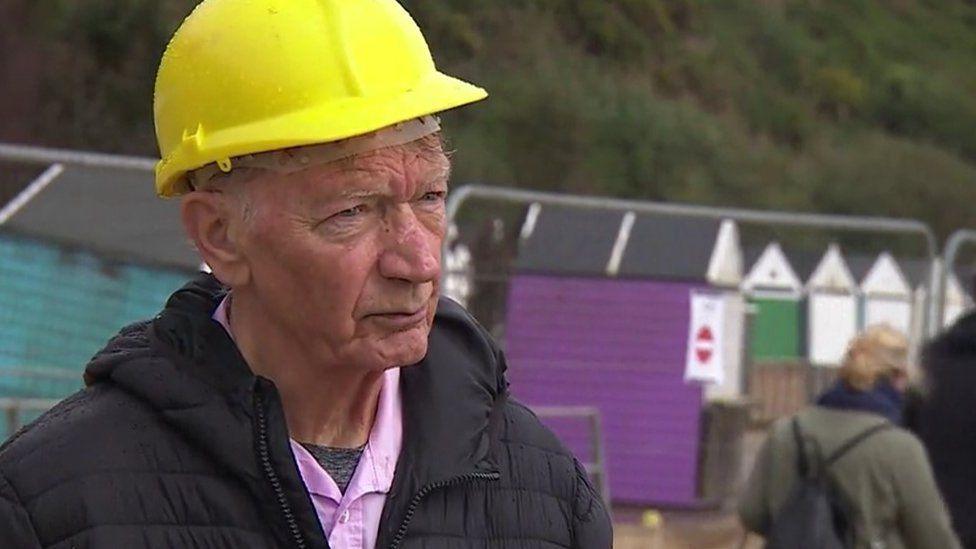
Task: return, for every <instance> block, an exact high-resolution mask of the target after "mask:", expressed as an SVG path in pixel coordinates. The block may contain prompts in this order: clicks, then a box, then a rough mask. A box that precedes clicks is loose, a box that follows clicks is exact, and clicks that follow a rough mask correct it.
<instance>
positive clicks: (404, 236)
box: [379, 211, 442, 284]
mask: <svg viewBox="0 0 976 549" xmlns="http://www.w3.org/2000/svg"><path fill="white" fill-rule="evenodd" d="M392 217H393V218H394V219H391V220H388V222H387V225H386V227H385V229H386V230H387V231H388V232H387V234H386V239H385V245H384V250H383V252H382V254H381V255H380V260H379V268H380V274H381V275H383V276H384V277H385V278H391V279H400V280H405V281H407V282H411V283H413V284H423V283H426V282H431V281H434V280H437V279H438V278H440V275H441V264H440V255H441V254H440V246H441V240H442V237H439V236H438V235H436V234H434V233H432V232H430V231H429V230H428V229H427V228H425V227H424V226H423V225H422V224H421V223H420V221H419V220H418V219H417V217H416V215H414V213H413V212H412V211H407V212H402V211H401V212H398V213H397V214H396V215H394V216H392Z"/></svg>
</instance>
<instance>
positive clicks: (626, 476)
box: [506, 206, 742, 506]
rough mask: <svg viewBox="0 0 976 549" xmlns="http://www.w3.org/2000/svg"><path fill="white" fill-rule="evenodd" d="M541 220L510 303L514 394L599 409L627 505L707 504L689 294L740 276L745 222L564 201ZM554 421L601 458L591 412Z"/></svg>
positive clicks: (584, 451)
mask: <svg viewBox="0 0 976 549" xmlns="http://www.w3.org/2000/svg"><path fill="white" fill-rule="evenodd" d="M529 218H530V220H531V221H530V223H531V226H526V227H524V228H523V231H522V237H521V241H520V246H519V252H518V257H517V260H516V267H515V273H514V274H513V277H512V280H511V285H510V290H509V298H508V308H507V310H508V313H507V323H506V324H507V329H506V347H507V348H506V352H507V356H508V362H509V376H510V379H511V382H512V391H513V393H514V394H515V396H516V397H517V398H519V399H520V400H521V401H523V402H525V403H526V404H528V405H530V406H537V407H538V406H594V407H596V408H598V409H599V411H600V415H601V421H602V425H603V439H604V443H605V450H606V459H607V463H608V476H609V485H610V494H611V497H612V499H613V501H614V502H615V503H623V504H635V505H663V506H693V505H696V504H697V503H698V502H699V467H700V442H701V440H700V439H701V422H702V407H703V401H704V391H703V387H702V385H701V384H700V383H697V382H686V381H685V379H684V368H685V358H686V349H687V343H688V331H689V300H690V295H691V293H692V292H694V291H701V290H708V291H717V288H718V287H719V285H722V286H724V287H727V288H735V287H736V286H737V284H738V283H739V281H740V280H739V279H740V278H741V263H742V259H741V249H740V248H739V243H738V232H737V229H736V228H735V225H734V223H732V222H731V221H725V222H720V221H718V220H704V219H691V218H683V217H676V216H664V215H649V214H639V215H637V214H634V213H626V212H608V211H593V210H583V209H573V208H565V207H555V206H545V207H542V208H541V210H540V209H538V208H537V211H536V213H535V215H532V216H530V217H529ZM720 234H724V237H722V238H720ZM720 293H721V292H720ZM727 294H728V295H729V296H730V299H738V294H737V293H736V292H734V291H732V292H727ZM723 295H725V294H724V293H723ZM730 354H732V355H736V354H737V353H736V352H732V353H730ZM735 371H736V374H735V375H734V376H733V377H737V376H738V366H737V365H736V367H735ZM739 389H740V388H739V387H736V388H735V389H733V390H734V391H737V390H739ZM546 422H547V423H548V424H549V425H550V426H551V427H553V429H554V430H555V431H556V433H557V435H558V436H559V437H560V438H561V439H562V441H563V442H564V443H565V444H566V445H567V446H569V447H570V448H571V449H573V450H574V452H576V453H577V455H578V456H580V458H581V459H582V460H583V461H586V460H587V459H588V458H589V457H590V447H591V445H590V434H589V430H588V428H587V425H586V424H585V422H580V421H576V422H573V421H568V420H562V419H560V420H553V419H547V420H546Z"/></svg>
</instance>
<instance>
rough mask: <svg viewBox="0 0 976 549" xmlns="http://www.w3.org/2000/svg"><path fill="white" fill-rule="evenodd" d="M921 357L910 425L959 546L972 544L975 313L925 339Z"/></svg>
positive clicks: (975, 508) (975, 545)
mask: <svg viewBox="0 0 976 549" xmlns="http://www.w3.org/2000/svg"><path fill="white" fill-rule="evenodd" d="M922 362H923V365H924V368H925V371H926V377H927V379H928V384H929V390H928V392H927V394H926V395H924V396H923V397H922V398H921V400H920V401H919V402H918V403H917V411H916V413H915V414H913V415H914V416H915V421H914V422H913V423H914V424H913V428H914V429H915V430H916V432H917V433H918V436H919V438H920V439H922V442H923V443H924V444H925V449H926V450H928V453H929V458H930V459H931V460H932V469H933V470H934V471H935V480H936V482H937V483H938V485H939V489H940V490H941V491H942V497H943V498H944V499H945V502H946V505H948V506H949V512H950V514H951V515H952V522H953V525H954V526H955V528H956V532H958V533H959V538H960V539H961V540H962V544H963V546H964V547H966V549H976V468H974V467H976V313H969V314H968V315H966V316H964V317H962V318H960V319H959V320H958V321H957V322H956V323H955V324H954V325H953V326H952V327H951V328H950V329H949V330H948V331H946V332H944V333H943V334H941V335H940V336H939V337H937V338H936V339H934V340H933V341H932V342H931V343H929V345H928V346H927V347H926V348H925V351H924V353H923V360H922Z"/></svg>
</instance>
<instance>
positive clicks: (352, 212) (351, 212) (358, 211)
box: [332, 204, 366, 219]
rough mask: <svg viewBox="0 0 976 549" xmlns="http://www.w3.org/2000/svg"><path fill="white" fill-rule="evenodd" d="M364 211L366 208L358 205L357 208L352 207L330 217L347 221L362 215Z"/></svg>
mask: <svg viewBox="0 0 976 549" xmlns="http://www.w3.org/2000/svg"><path fill="white" fill-rule="evenodd" d="M365 211H366V206H364V205H362V204H360V205H359V206H354V207H352V208H349V209H346V210H342V211H341V212H339V213H337V214H335V215H334V216H332V217H335V218H345V219H348V218H351V217H356V216H359V215H362V214H363V213H364V212H365Z"/></svg>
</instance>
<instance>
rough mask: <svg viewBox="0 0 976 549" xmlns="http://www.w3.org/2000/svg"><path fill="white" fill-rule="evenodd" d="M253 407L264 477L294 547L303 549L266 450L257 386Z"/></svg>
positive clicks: (262, 412)
mask: <svg viewBox="0 0 976 549" xmlns="http://www.w3.org/2000/svg"><path fill="white" fill-rule="evenodd" d="M254 409H255V412H256V416H257V422H258V441H257V442H258V458H259V459H260V461H261V469H262V470H263V472H264V476H265V478H267V479H268V482H269V483H271V488H272V489H273V490H274V495H275V500H277V502H278V507H279V508H280V509H281V513H282V514H283V515H284V516H285V522H286V523H287V524H288V531H289V532H290V533H291V536H292V541H294V542H295V547H297V548H298V549H305V547H307V544H306V543H305V538H304V537H303V536H302V531H301V529H300V528H299V527H298V521H297V520H295V513H293V512H292V510H291V506H289V505H288V499H287V498H286V497H285V490H284V489H283V488H282V487H281V481H279V480H278V474H277V473H275V470H274V466H273V465H272V463H271V454H270V452H269V451H268V431H267V421H266V420H265V417H264V398H263V397H262V396H261V391H260V389H259V388H257V387H256V388H255V389H254Z"/></svg>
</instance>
